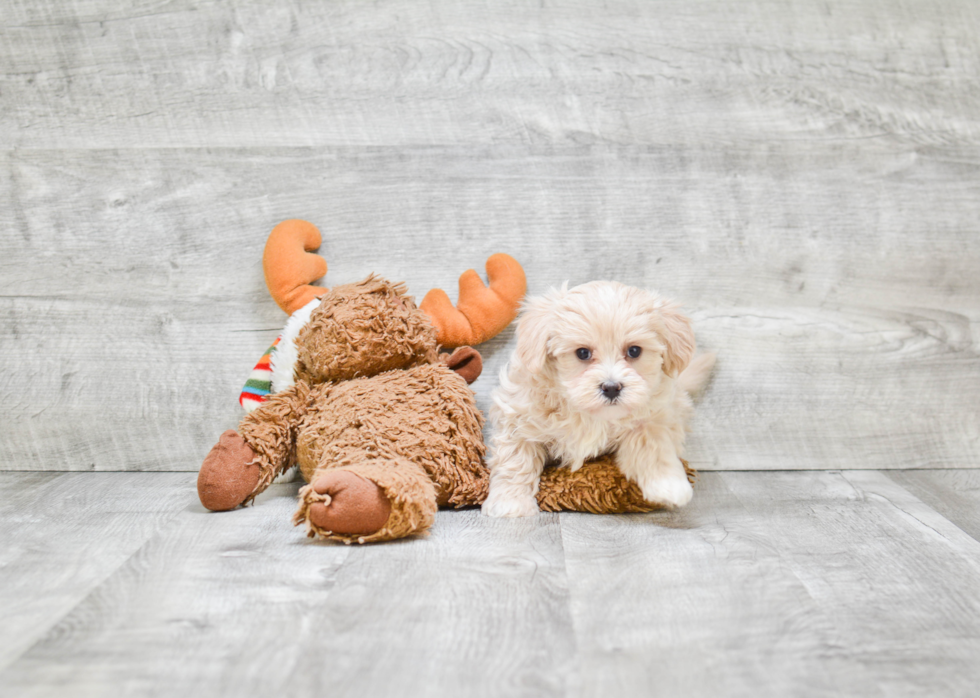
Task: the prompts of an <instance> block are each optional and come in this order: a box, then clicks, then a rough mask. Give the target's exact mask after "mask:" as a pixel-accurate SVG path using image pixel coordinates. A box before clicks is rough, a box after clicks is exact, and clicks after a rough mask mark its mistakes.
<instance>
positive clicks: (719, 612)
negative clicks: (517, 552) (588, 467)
mask: <svg viewBox="0 0 980 698" xmlns="http://www.w3.org/2000/svg"><path fill="white" fill-rule="evenodd" d="M562 535H563V542H564V549H565V556H566V560H567V566H568V575H569V579H571V580H575V581H574V583H573V584H572V585H571V590H572V611H573V617H574V623H575V628H576V637H577V639H578V643H579V644H578V651H579V653H580V655H579V656H580V657H581V658H582V664H581V666H580V672H579V677H580V680H581V684H580V685H579V686H578V687H577V690H575V691H574V693H573V694H574V695H579V696H605V695H642V694H655V695H690V696H702V695H703V696H711V695H731V696H738V695H752V696H760V695H761V696H770V695H771V696H785V695H794V696H831V695H834V696H836V695H860V696H886V695H887V696H905V695H909V696H911V695H940V694H941V695H961V696H966V695H971V694H972V692H973V691H974V690H975V686H976V682H977V680H978V679H980V673H978V671H980V670H978V667H977V664H976V662H975V658H976V656H977V652H978V651H980V644H978V640H977V637H978V635H977V628H978V625H980V592H978V589H980V586H978V585H977V580H978V573H980V567H978V565H980V543H978V541H977V540H975V539H974V538H971V537H970V536H967V535H965V534H964V533H963V532H962V531H960V530H959V529H957V528H956V527H955V526H953V525H952V524H951V523H949V522H948V521H946V520H945V519H943V518H942V517H941V516H940V515H938V514H937V513H936V512H935V511H933V510H931V509H929V508H928V507H926V506H925V505H924V504H922V502H920V501H918V500H917V499H915V497H913V496H911V495H910V494H909V493H908V492H906V491H905V490H902V488H900V487H898V486H896V485H895V484H894V483H893V482H892V481H890V480H888V479H887V478H886V477H885V476H884V475H882V474H880V473H875V472H852V473H848V474H846V475H842V474H841V473H833V472H811V473H704V474H702V480H701V482H700V488H699V491H698V493H697V495H696V496H695V500H694V503H693V505H692V506H690V507H689V508H687V509H685V510H682V511H681V512H680V513H678V514H647V515H633V516H629V517H589V516H582V515H573V514H565V515H562Z"/></svg>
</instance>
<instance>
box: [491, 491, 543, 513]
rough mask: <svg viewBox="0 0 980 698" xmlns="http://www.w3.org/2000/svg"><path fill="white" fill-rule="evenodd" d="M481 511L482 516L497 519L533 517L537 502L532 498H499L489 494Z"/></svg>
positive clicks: (536, 509) (536, 510)
mask: <svg viewBox="0 0 980 698" xmlns="http://www.w3.org/2000/svg"><path fill="white" fill-rule="evenodd" d="M481 511H482V512H483V515H484V516H491V517H493V518H499V519H502V518H508V519H509V518H517V517H520V516H534V515H535V514H537V513H538V501H537V500H536V499H535V498H534V497H501V496H499V495H496V496H495V495H494V493H492V492H491V493H490V496H489V497H487V500H486V501H485V502H484V503H483V506H482V507H481Z"/></svg>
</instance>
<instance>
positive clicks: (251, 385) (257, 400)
mask: <svg viewBox="0 0 980 698" xmlns="http://www.w3.org/2000/svg"><path fill="white" fill-rule="evenodd" d="M280 339H282V337H281V336H280V337H276V341H274V342H273V343H272V346H271V347H269V348H268V349H266V351H265V354H263V355H262V358H261V359H259V362H258V363H257V364H255V368H253V369H252V373H251V374H249V377H248V380H247V381H245V387H244V388H242V394H241V397H239V398H238V402H239V403H240V404H241V406H242V407H244V408H245V411H246V412H251V411H252V410H254V409H255V408H256V407H258V406H259V405H261V404H262V403H263V402H265V400H266V398H267V397H268V395H269V393H270V392H272V368H271V367H270V366H269V362H270V360H271V359H272V352H273V351H275V349H276V345H277V344H279V340H280Z"/></svg>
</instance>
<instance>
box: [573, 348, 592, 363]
mask: <svg viewBox="0 0 980 698" xmlns="http://www.w3.org/2000/svg"><path fill="white" fill-rule="evenodd" d="M575 356H577V357H578V358H579V359H581V360H582V361H588V360H589V359H591V358H592V350H591V349H586V348H585V347H582V348H581V349H576V350H575Z"/></svg>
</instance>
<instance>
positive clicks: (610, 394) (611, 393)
mask: <svg viewBox="0 0 980 698" xmlns="http://www.w3.org/2000/svg"><path fill="white" fill-rule="evenodd" d="M599 388H600V390H602V394H603V395H605V396H606V399H607V400H609V401H610V402H612V401H613V400H615V399H616V398H617V397H619V394H620V393H621V392H623V384H622V383H613V382H612V381H609V382H606V383H603V384H602V385H601V386H599Z"/></svg>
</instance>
